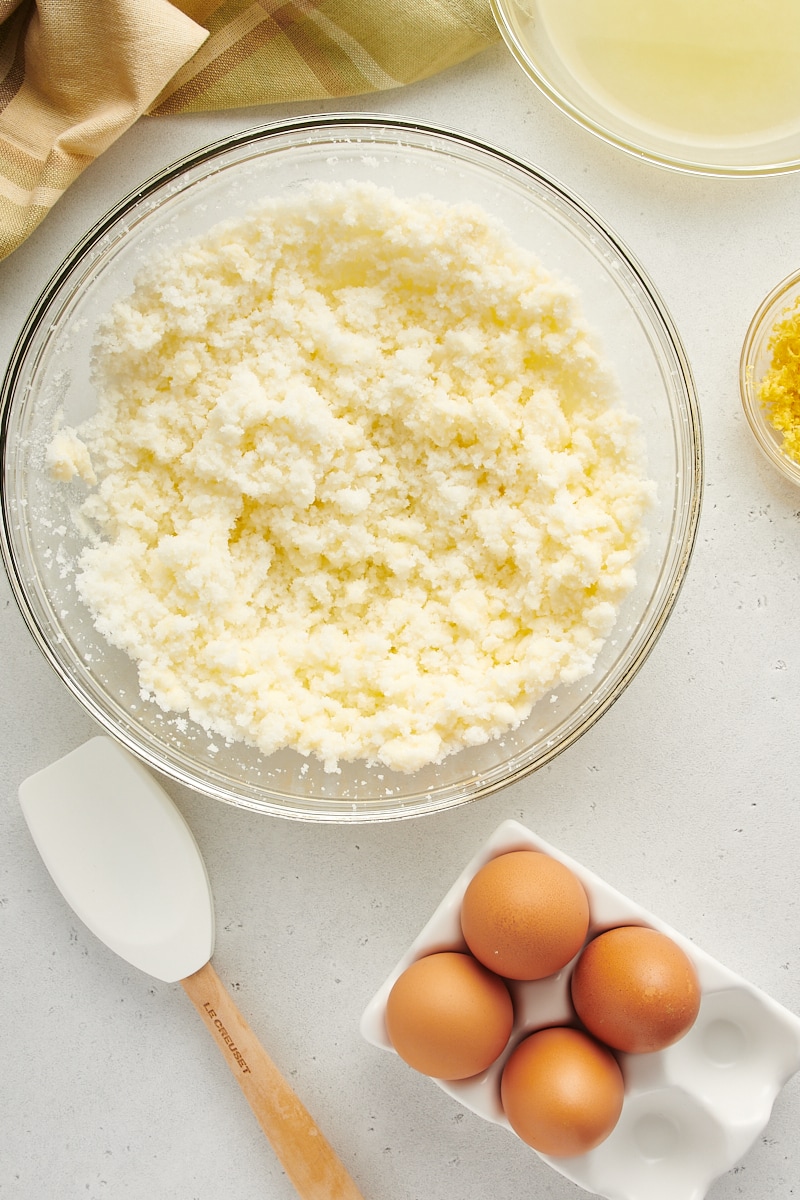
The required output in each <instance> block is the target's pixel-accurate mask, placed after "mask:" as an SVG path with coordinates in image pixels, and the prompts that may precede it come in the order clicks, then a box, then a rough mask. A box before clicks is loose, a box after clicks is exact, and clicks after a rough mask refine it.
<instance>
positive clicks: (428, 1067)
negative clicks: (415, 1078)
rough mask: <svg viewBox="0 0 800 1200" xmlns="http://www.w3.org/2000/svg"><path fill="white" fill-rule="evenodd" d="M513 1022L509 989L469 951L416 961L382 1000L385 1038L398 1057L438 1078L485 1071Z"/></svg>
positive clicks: (504, 1042) (494, 1057)
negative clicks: (384, 1007) (386, 997)
mask: <svg viewBox="0 0 800 1200" xmlns="http://www.w3.org/2000/svg"><path fill="white" fill-rule="evenodd" d="M513 1021H514V1010H513V1006H512V1003H511V997H510V996H509V994H508V988H507V987H506V985H505V984H504V983H503V981H502V979H498V977H497V976H496V975H493V974H492V973H491V971H487V970H486V968H485V967H482V966H481V964H480V963H479V962H476V961H475V959H474V958H472V957H471V955H469V954H459V953H455V952H450V951H443V952H442V953H440V954H429V955H428V956H427V957H425V958H420V959H417V961H416V962H414V963H412V964H411V966H410V967H407V968H406V970H405V971H404V972H403V974H402V975H401V976H400V977H399V978H398V979H397V980H396V981H395V984H394V986H393V988H392V990H391V992H390V993H389V998H388V1000H387V1002H386V1028H387V1032H388V1034H389V1040H390V1041H391V1043H392V1045H393V1046H394V1048H395V1050H396V1051H397V1053H398V1054H399V1055H400V1057H401V1058H403V1059H405V1061H406V1062H407V1063H408V1064H409V1066H412V1067H414V1069H415V1070H417V1071H421V1072H422V1074H423V1075H433V1076H435V1077H436V1078H437V1079H467V1078H468V1077H469V1076H470V1075H477V1074H478V1072H479V1071H485V1070H486V1068H487V1067H489V1066H491V1064H492V1063H493V1062H494V1060H495V1059H496V1058H497V1057H498V1055H499V1054H500V1053H501V1052H502V1050H503V1049H504V1048H505V1045H506V1042H507V1041H508V1038H509V1035H510V1033H511V1026H512V1024H513Z"/></svg>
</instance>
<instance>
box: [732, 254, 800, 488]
mask: <svg viewBox="0 0 800 1200" xmlns="http://www.w3.org/2000/svg"><path fill="white" fill-rule="evenodd" d="M793 291H794V292H795V293H796V294H795V299H796V300H797V301H799V302H800V269H798V270H796V271H792V273H791V274H790V275H787V276H785V277H784V278H783V279H782V280H781V281H780V283H777V284H776V285H775V287H774V288H772V290H771V291H770V292H768V293H767V295H766V296H765V297H764V299H763V300H762V301H761V303H760V304H759V306H758V308H757V309H756V311H755V313H754V314H753V317H752V319H751V321H750V324H749V325H748V327H747V332H746V334H745V336H744V341H743V342H742V350H741V354H740V356H739V395H740V398H741V402H742V408H743V409H744V415H745V417H746V418H747V424H748V426H749V428H750V431H751V433H752V434H753V437H754V438H755V440H756V444H757V445H758V447H759V449H760V450H761V452H762V453H763V454H764V455H765V456H766V458H768V459H769V461H770V462H771V463H772V465H773V466H774V467H777V469H778V471H779V472H780V473H781V475H782V476H783V478H784V479H787V480H788V481H789V482H790V483H794V484H796V485H798V486H800V462H796V461H795V460H794V459H792V458H789V456H788V455H787V454H784V452H783V450H782V449H781V446H780V441H779V440H778V437H776V434H777V431H776V430H774V429H773V427H772V426H771V425H770V423H769V421H768V419H767V416H766V413H765V412H764V409H763V407H762V405H761V403H760V401H759V399H758V389H757V383H758V382H759V380H757V379H756V377H755V375H754V364H753V357H754V353H755V350H756V344H757V343H758V342H759V341H760V340H761V339H763V337H764V335H765V334H768V333H769V332H770V331H771V329H772V328H773V327H774V326H775V324H776V322H777V320H778V319H779V317H780V315H781V312H782V310H783V309H784V307H786V301H787V299H788V297H789V296H790V294H791V293H792V292H793Z"/></svg>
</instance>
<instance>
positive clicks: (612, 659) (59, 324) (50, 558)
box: [0, 114, 702, 822]
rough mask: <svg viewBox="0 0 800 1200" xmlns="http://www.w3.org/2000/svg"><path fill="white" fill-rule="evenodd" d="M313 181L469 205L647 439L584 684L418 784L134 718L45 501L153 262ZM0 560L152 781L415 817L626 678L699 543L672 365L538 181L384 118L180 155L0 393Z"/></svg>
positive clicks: (605, 265) (691, 427) (589, 711)
mask: <svg viewBox="0 0 800 1200" xmlns="http://www.w3.org/2000/svg"><path fill="white" fill-rule="evenodd" d="M313 179H326V180H340V181H343V180H349V179H359V180H371V181H374V182H376V183H378V184H380V185H385V186H388V187H391V188H393V189H394V190H395V191H396V192H398V193H399V194H402V195H415V194H419V193H421V192H425V193H428V194H432V195H434V196H436V197H438V198H440V199H442V200H445V201H457V200H461V199H463V198H464V197H469V198H471V199H472V200H473V201H475V202H476V203H478V204H480V205H482V206H483V208H484V209H486V210H488V211H489V212H490V213H492V214H494V215H495V216H496V217H499V218H500V219H501V220H503V221H504V222H505V224H506V225H507V227H508V228H509V229H510V231H511V233H512V234H513V236H514V237H515V239H516V240H517V241H518V242H519V243H520V244H522V245H524V246H526V247H529V248H530V249H532V250H533V251H534V252H535V253H536V254H537V256H538V257H539V258H540V260H541V261H542V262H543V264H544V265H545V266H546V267H548V268H550V269H553V270H555V271H556V272H557V273H559V274H561V275H563V276H566V277H568V278H570V279H571V280H572V281H573V282H574V283H575V284H577V286H578V287H579V288H580V291H581V293H582V303H583V308H584V312H585V315H586V318H587V320H588V321H589V323H591V325H593V326H594V328H595V329H596V330H597V332H598V333H599V335H600V337H601V338H602V340H603V343H604V347H605V351H606V354H607V356H608V357H609V358H610V360H611V362H612V363H613V364H614V365H615V367H616V371H617V375H618V378H619V382H620V387H621V391H622V396H623V401H624V403H625V405H626V406H627V408H628V409H629V410H630V411H632V412H633V413H635V414H636V415H637V416H638V417H639V418H640V420H641V423H642V427H643V432H644V434H645V437H646V440H647V448H648V474H649V475H650V477H651V478H652V479H653V480H654V481H655V482H656V484H657V487H658V502H657V504H656V505H655V506H654V507H653V508H652V509H651V510H650V512H649V514H648V517H647V524H648V530H649V545H648V547H647V549H646V551H645V552H644V553H643V555H642V557H641V558H640V560H639V562H638V582H637V585H636V587H635V589H634V590H633V591H632V592H631V593H629V595H628V596H627V598H626V601H625V603H624V605H623V607H622V609H621V611H620V613H619V617H618V621H617V624H616V626H615V628H614V631H613V633H612V635H611V636H610V638H609V639H608V641H607V642H606V644H605V647H604V649H603V651H602V653H601V655H600V657H599V659H598V661H597V663H596V666H595V669H594V671H593V673H592V674H591V675H590V676H589V677H588V678H586V679H584V680H583V681H581V682H580V683H577V684H575V685H573V686H570V687H560V688H558V689H557V690H556V691H554V692H553V693H551V694H550V695H548V696H546V697H545V698H544V700H542V701H541V702H540V703H539V704H537V705H536V706H535V708H534V709H533V712H532V713H531V716H530V717H529V719H528V720H527V721H525V722H524V724H522V725H521V726H520V727H519V728H518V729H516V730H515V731H513V732H510V733H508V734H507V735H506V736H505V737H503V738H501V739H499V740H496V741H492V742H489V743H488V744H486V745H483V746H480V747H470V748H467V749H464V750H462V751H460V752H458V753H456V754H452V755H451V756H450V757H448V758H447V759H445V760H444V762H443V763H441V764H440V765H438V766H431V767H427V768H424V769H421V770H419V771H417V772H416V773H415V774H412V775H404V774H399V773H393V772H391V771H389V770H387V769H386V768H385V767H381V766H368V765H359V764H355V765H347V764H343V766H342V769H341V773H340V774H330V773H328V774H326V773H325V771H324V770H323V768H322V765H321V764H320V763H318V762H316V761H315V760H313V759H307V758H303V757H301V756H300V755H299V754H297V753H296V752H294V751H292V750H283V751H280V752H278V753H275V754H273V755H270V756H264V755H261V754H259V753H258V752H257V751H256V750H253V749H251V748H250V747H248V746H246V745H243V744H239V743H235V744H230V745H229V744H226V743H225V742H224V741H223V740H222V739H220V738H215V737H213V736H209V735H208V734H207V733H206V732H205V731H204V730H203V729H201V728H200V727H198V726H193V725H192V724H191V723H190V722H189V723H187V722H186V721H185V720H184V719H179V718H174V717H171V716H169V715H168V714H166V713H165V712H163V711H162V710H161V709H160V708H158V707H157V706H156V705H155V704H154V703H152V702H149V701H147V700H144V699H142V697H141V695H140V690H139V686H138V682H137V672H136V669H135V667H134V665H133V663H132V662H131V661H130V660H129V659H128V658H127V656H126V655H125V654H124V653H122V652H121V651H118V650H115V649H113V648H111V647H110V646H109V645H108V644H107V643H106V641H105V639H104V638H103V637H102V636H101V635H100V634H99V633H98V632H97V630H96V629H95V628H94V625H93V623H92V620H91V618H90V616H89V614H88V611H87V610H85V609H84V607H83V605H82V603H81V602H80V600H79V599H78V598H77V596H76V594H75V588H74V578H73V575H72V572H71V570H70V569H69V564H70V563H73V562H74V560H75V558H76V555H77V553H78V552H79V550H80V548H81V545H82V534H81V532H80V530H79V529H78V528H77V527H76V525H75V524H74V522H73V520H72V517H71V510H72V509H73V508H74V506H75V504H76V503H77V501H78V499H79V497H80V494H81V493H80V485H78V484H64V483H57V482H55V481H54V480H53V479H52V478H51V475H50V473H49V472H48V471H47V470H46V469H45V449H46V446H47V444H48V441H49V438H50V436H51V433H52V430H53V426H54V421H55V420H56V417H57V414H61V416H62V419H63V421H64V422H65V423H66V424H68V425H72V426H74V425H77V424H79V423H80V422H81V421H82V420H84V419H85V418H86V417H87V416H89V414H90V413H91V412H92V411H93V408H94V406H95V403H96V401H95V395H94V387H93V383H92V378H91V370H90V367H91V355H92V342H93V332H94V329H95V327H96V325H97V322H98V320H99V319H100V317H101V316H102V315H103V314H104V313H106V312H107V311H108V309H109V308H110V306H111V305H112V303H113V302H114V301H115V300H116V299H118V298H119V297H121V296H124V295H126V294H127V293H128V292H130V290H131V288H132V284H133V280H134V277H135V275H136V273H137V271H138V270H139V269H140V267H141V266H142V264H143V263H145V262H147V261H148V260H149V259H150V258H151V257H152V256H153V255H154V254H155V253H157V252H158V251H159V249H161V248H164V247H166V246H171V245H173V244H174V243H176V242H179V241H182V240H184V239H186V238H188V237H191V236H194V235H197V234H199V233H201V232H202V231H203V230H205V229H207V228H209V227H210V226H211V225H213V224H215V223H216V222H217V221H219V220H220V219H221V218H223V217H230V216H233V215H235V214H236V213H239V212H243V211H245V210H247V209H248V208H249V207H250V206H251V205H252V203H253V202H254V201H256V200H257V199H259V198H260V197H262V196H264V195H265V194H273V195H280V194H284V195H291V194H292V192H293V190H295V189H297V188H298V187H299V186H302V185H303V184H304V183H305V182H306V181H308V180H313ZM0 406H1V407H0V414H1V420H2V425H1V426H0V436H1V437H2V551H3V558H4V561H5V565H6V569H7V571H8V575H9V578H10V581H11V586H12V588H13V591H14V594H15V597H16V600H17V602H18V604H19V606H20V609H21V611H22V613H23V616H24V617H25V620H26V622H27V624H28V627H29V629H30V631H31V633H32V635H33V637H34V638H35V640H36V642H37V643H38V645H39V647H40V649H41V650H42V652H43V653H44V654H45V656H46V657H47V659H48V660H49V661H50V663H51V664H52V665H53V667H54V668H55V669H56V671H57V672H58V674H59V675H60V676H61V678H62V679H63V681H64V682H65V684H66V685H67V686H68V687H69V688H70V689H71V690H72V692H73V693H74V694H75V695H76V696H77V697H78V699H79V700H80V701H81V702H82V704H83V705H84V706H85V707H86V709H87V710H88V711H89V713H91V715H92V716H93V717H94V718H95V719H96V720H97V721H98V722H99V723H100V725H101V726H103V727H104V728H105V730H106V731H107V732H109V733H110V734H112V735H113V736H115V737H116V738H117V739H118V740H119V741H120V742H122V743H123V744H124V745H125V746H127V747H128V749H130V750H131V751H133V752H134V753H135V754H137V755H138V756H139V757H140V758H141V759H142V760H143V761H144V762H145V763H148V764H149V765H151V766H153V767H155V768H157V769H158V770H159V771H161V772H163V773H164V774H165V775H167V776H168V777H171V778H172V779H174V780H177V781H178V782H179V783H181V784H185V785H187V786H189V787H191V788H194V789H195V790H196V791H198V792H201V793H204V794H206V795H208V796H212V797H216V798H217V799H219V800H223V801H226V802H228V803H231V804H236V805H240V806H242V807H246V808H250V809H253V810H256V811H260V812H265V813H271V814H274V815H279V816H284V817H293V818H299V819H306V820H317V821H334V822H346V821H368V820H382V819H390V818H397V817H410V816H415V815H418V814H422V813H428V812H434V811H437V810H441V809H445V808H449V807H451V806H454V805H457V804H460V803H463V802H464V801H468V800H474V799H476V798H477V797H479V796H482V795H485V794H486V793H489V792H491V791H493V790H495V789H497V788H499V787H501V786H503V785H505V784H508V783H510V782H511V781H513V780H517V779H519V778H521V777H522V776H523V775H525V774H526V773H528V772H530V771H532V770H534V769H535V768H537V767H541V766H542V765H543V764H544V763H546V762H549V761H550V760H551V759H552V758H553V757H554V756H555V755H556V754H558V753H559V752H560V751H562V750H564V749H565V748H566V747H567V746H569V745H570V744H571V743H572V742H574V741H575V740H576V739H577V738H578V737H580V735H581V734H582V733H584V732H585V731H586V730H587V729H588V728H589V727H590V726H591V725H592V724H593V722H594V721H596V720H597V719H598V717H600V716H601V714H602V713H603V712H605V711H606V709H607V708H608V707H609V705H610V704H612V702H613V701H614V700H615V699H616V698H617V697H618V696H619V695H620V693H621V692H622V690H623V689H624V688H625V687H626V685H627V684H628V683H630V681H631V680H632V679H633V677H634V675H635V674H636V672H637V671H638V669H639V667H640V666H641V665H642V663H643V661H644V659H645V658H646V656H647V654H648V653H649V651H650V650H651V649H652V647H653V645H654V643H655V641H656V639H657V638H658V635H659V633H660V632H661V630H662V628H663V626H664V622H665V621H666V619H667V616H668V614H669V612H670V610H671V608H672V606H673V604H674V602H675V598H676V596H677V593H678V590H679V587H680V584H681V581H682V579H683V577H684V574H685V571H686V568H687V565H688V562H689V557H690V553H691V550H692V545H693V541H694V537H695V531H696V526H697V520H698V514H699V506H700V490H701V473H702V455H701V437H700V423H699V416H698V410H697V402H696V397H695V391H694V385H693V382H692V378H691V373H690V370H689V366H688V364H687V361H686V356H685V353H684V350H683V348H682V346H681V343H680V340H679V338H678V336H677V334H676V332H675V330H674V328H673V325H672V322H671V320H670V318H669V316H668V314H667V313H666V311H665V309H664V306H663V304H662V302H661V300H660V299H659V297H658V295H657V293H656V292H655V290H654V288H653V286H652V284H651V283H650V281H649V280H648V279H647V277H646V275H645V274H644V272H643V271H642V269H641V267H640V266H639V265H638V264H637V263H636V262H635V260H634V259H633V258H632V257H631V255H630V254H629V253H628V252H627V251H626V250H625V248H624V247H623V246H622V245H621V244H620V242H619V241H618V240H617V238H616V237H615V236H614V235H613V233H611V232H610V231H609V230H608V229H607V228H606V227H605V226H604V225H603V224H602V222H601V221H600V220H598V218H597V217H596V216H594V215H593V214H592V213H591V212H589V211H587V210H586V208H585V207H584V206H583V205H582V204H581V203H580V202H579V201H578V200H577V199H575V198H574V197H573V196H571V195H570V194H569V193H568V192H566V191H565V189H564V188H562V187H561V186H560V185H559V184H557V183H555V182H553V181H552V180H549V179H547V178H545V177H544V176H542V175H541V174H540V173H539V172H538V171H537V170H536V169H535V168H533V167H532V166H529V165H527V164H525V163H521V162H518V161H515V160H514V159H513V158H511V157H509V156H508V155H507V154H504V153H503V152H502V151H500V150H497V149H493V148H491V147H488V146H485V145H482V144H481V143H479V142H477V141H475V140H474V139H472V138H469V137H466V136H463V135H460V134H457V133H453V132H449V131H446V130H443V129H439V128H434V127H430V126H423V125H419V124H416V123H414V122H411V121H403V120H395V119H388V118H385V117H381V116H377V115H367V116H362V115H359V116H357V117H355V116H353V115H348V114H336V115H333V116H327V117H324V118H322V117H304V118H300V119H297V120H293V121H289V122H284V123H278V124H272V125H268V126H266V127H265V128H260V129H255V130H248V131H246V132H244V133H240V134H236V135H235V136H233V137H230V138H227V139H225V140H224V141H221V142H218V143H215V144H214V145H212V146H209V147H207V148H205V149H202V150H199V151H197V152H196V153H194V154H191V155H189V156H188V157H187V158H185V159H183V160H182V161H181V162H178V163H176V164H175V165H174V166H171V167H169V168H168V169H167V170H165V171H163V172H162V173H161V174H159V175H157V176H156V177H155V178H154V179H152V180H150V182H149V183H146V184H144V185H143V186H142V187H141V188H139V189H137V191H136V192H135V193H134V194H133V195H131V196H129V197H128V198H127V199H126V200H123V201H122V202H121V203H120V204H119V205H117V207H116V208H115V209H114V210H113V211H112V212H110V213H109V214H108V216H106V217H105V218H104V219H103V220H102V221H101V222H100V223H99V224H98V225H97V226H96V227H95V228H94V229H93V230H92V231H91V232H90V233H89V234H88V235H87V236H86V237H85V238H84V240H83V241H82V242H81V243H80V245H78V246H77V247H76V248H75V250H74V251H73V252H72V254H71V255H70V256H69V258H68V259H67V261H66V262H65V263H64V265H63V266H62V267H61V268H60V270H59V271H58V272H57V273H56V275H55V276H54V278H53V280H52V281H51V283H50V284H49V285H48V287H47V288H46V289H45V291H44V293H43V294H42V296H41V298H40V299H39V301H38V303H37V304H36V306H35V308H34V310H33V312H32V313H31V315H30V317H29V319H28V321H27V324H26V325H25V327H24V329H23V332H22V334H21V336H20V339H19V341H18V344H17V346H16V348H15V350H14V352H13V355H12V357H11V361H10V364H9V366H8V369H7V372H6V375H5V380H4V383H3V387H2V393H0Z"/></svg>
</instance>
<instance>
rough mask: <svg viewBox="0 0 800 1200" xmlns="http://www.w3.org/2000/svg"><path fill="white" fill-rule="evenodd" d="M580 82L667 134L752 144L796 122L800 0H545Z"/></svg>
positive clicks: (552, 31) (562, 51) (545, 16)
mask: <svg viewBox="0 0 800 1200" xmlns="http://www.w3.org/2000/svg"><path fill="white" fill-rule="evenodd" d="M539 10H540V14H541V18H542V20H543V22H544V26H545V29H546V31H547V33H548V35H549V37H550V40H551V41H552V43H553V45H554V47H555V49H556V50H557V52H558V55H559V57H560V58H561V59H562V61H563V62H564V63H565V64H566V66H567V67H568V69H569V71H570V72H571V73H572V74H573V75H574V76H575V77H576V78H577V79H578V80H579V82H580V83H581V85H582V86H583V87H584V88H585V89H586V91H588V92H589V93H591V94H593V95H594V96H595V97H596V98H597V99H598V100H600V101H601V102H602V103H603V104H604V105H605V106H607V107H608V108H610V109H612V110H613V111H615V112H616V113H617V115H618V116H621V117H623V118H624V119H626V120H628V121H631V122H632V123H633V124H635V125H638V126H640V127H645V128H648V129H650V130H651V131H652V132H655V133H660V134H662V135H664V136H672V137H675V136H677V137H679V138H681V139H682V140H687V139H688V140H691V141H696V142H698V143H703V142H706V143H723V144H736V145H748V144H754V143H756V142H761V141H765V140H771V139H773V138H777V137H781V136H785V135H786V134H789V133H792V132H793V131H796V130H797V129H799V128H800V0H660V2H657V0H540V3H539Z"/></svg>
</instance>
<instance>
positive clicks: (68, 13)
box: [0, 0, 498, 258]
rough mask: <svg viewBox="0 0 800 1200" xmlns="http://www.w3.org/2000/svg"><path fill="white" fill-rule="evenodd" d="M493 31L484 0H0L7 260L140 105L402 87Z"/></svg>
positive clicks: (197, 108)
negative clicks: (172, 0)
mask: <svg viewBox="0 0 800 1200" xmlns="http://www.w3.org/2000/svg"><path fill="white" fill-rule="evenodd" d="M497 36H498V34H497V29H496V26H495V23H494V20H493V17H492V14H491V10H490V6H489V0H255V2H254V0H174V2H170V0H0V258H3V257H5V256H6V255H8V254H10V253H11V251H12V250H14V249H16V247H17V246H18V245H19V244H20V243H21V242H22V241H24V239H25V238H26V237H27V236H28V234H29V233H31V231H32V230H33V229H35V228H36V226H37V225H38V224H39V222H40V221H41V220H42V218H43V217H44V216H45V215H46V214H47V213H48V212H49V210H50V209H51V208H52V206H53V204H55V202H56V200H58V198H59V196H61V195H62V194H63V192H64V191H65V190H66V188H67V187H69V185H70V183H72V181H73V180H74V179H75V178H76V177H77V176H78V175H79V174H80V172H81V171H82V170H83V169H84V167H86V166H88V165H89V163H91V162H93V161H94V159H95V158H96V157H97V156H98V154H101V153H102V152H103V150H105V149H106V148H107V147H108V146H110V145H111V143H112V142H113V141H114V140H115V139H116V138H118V137H119V135H120V134H121V133H124V131H125V130H126V129H128V128H129V127H130V126H131V125H132V124H133V123H134V121H136V120H137V119H138V118H139V117H140V116H141V115H142V114H145V113H148V114H151V115H155V116H158V115H162V114H174V113H184V112H202V111H206V110H209V109H222V108H242V107H246V106H247V105H254V104H271V103H277V102H281V101H283V102H286V101H297V100H313V99H331V98H333V97H336V96H354V95H359V94H362V93H366V92H374V91H381V90H384V89H387V88H395V87H400V86H402V85H403V84H406V83H412V82H414V81H415V80H419V79H425V78H426V77H427V76H429V75H433V74H434V73H435V72H437V71H442V70H444V69H445V68H447V67H451V66H454V65H455V64H456V63H458V62H461V61H463V60H464V59H466V58H468V57H470V55H472V54H475V53H477V51H479V50H482V49H484V48H485V47H487V46H488V45H490V44H491V43H492V42H494V41H495V40H496V38H497Z"/></svg>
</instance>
